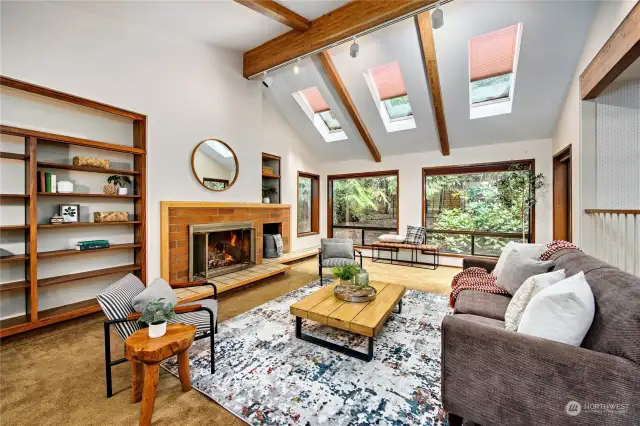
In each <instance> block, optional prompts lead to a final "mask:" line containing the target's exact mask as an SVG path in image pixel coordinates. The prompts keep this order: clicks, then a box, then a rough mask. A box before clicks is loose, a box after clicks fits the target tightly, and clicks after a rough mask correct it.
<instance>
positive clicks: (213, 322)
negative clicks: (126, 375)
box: [104, 283, 218, 398]
mask: <svg viewBox="0 0 640 426" xmlns="http://www.w3.org/2000/svg"><path fill="white" fill-rule="evenodd" d="M201 285H209V286H211V287H213V299H215V300H217V299H218V288H217V287H216V285H215V284H213V283H206V284H201ZM207 299H209V298H208V297H207ZM178 306H180V305H178ZM198 311H206V312H208V313H209V321H210V322H209V332H208V333H202V334H200V335H196V338H195V340H200V339H205V338H207V337H211V342H210V344H211V374H213V373H215V372H216V363H215V353H214V340H215V337H214V334H215V333H217V332H218V317H217V316H216V315H214V313H213V311H212V310H211V309H209V308H206V307H204V306H201V307H199V308H198V309H195V310H193V311H191V312H198ZM191 312H188V313H191ZM186 313H187V312H184V313H181V314H176V315H178V316H179V315H184V314H186ZM128 321H137V319H126V318H116V319H112V320H106V321H105V322H104V362H105V373H106V385H107V398H111V397H112V396H113V391H112V386H111V367H113V366H114V365H118V364H122V363H123V362H126V361H128V360H127V358H124V357H122V358H120V359H117V360H115V361H111V333H110V328H111V325H112V324H120V323H123V322H128Z"/></svg>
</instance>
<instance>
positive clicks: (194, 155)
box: [191, 138, 240, 192]
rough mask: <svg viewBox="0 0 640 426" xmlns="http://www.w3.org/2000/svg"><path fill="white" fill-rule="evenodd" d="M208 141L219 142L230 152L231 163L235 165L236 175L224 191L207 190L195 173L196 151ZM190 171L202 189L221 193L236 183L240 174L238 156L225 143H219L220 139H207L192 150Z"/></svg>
mask: <svg viewBox="0 0 640 426" xmlns="http://www.w3.org/2000/svg"><path fill="white" fill-rule="evenodd" d="M208 141H216V142H220V143H221V144H222V145H224V146H226V147H227V149H228V150H229V151H231V154H233V161H235V163H236V175H235V176H234V177H233V180H232V181H231V183H229V185H227V186H226V187H225V188H224V189H211V188H209V187H208V186H207V185H205V184H204V182H203V181H201V180H200V176H198V173H196V165H195V157H196V151H198V148H200V145H202V144H203V143H205V142H208ZM191 171H192V172H193V176H194V177H195V178H196V180H197V181H198V183H199V184H200V185H202V186H203V187H204V188H207V189H208V190H209V191H213V192H222V191H226V190H227V189H229V188H231V187H232V186H233V184H234V183H236V181H237V180H238V175H239V174H240V164H239V163H238V156H237V155H236V153H235V151H234V150H233V149H231V147H230V146H229V145H228V144H227V143H226V142H224V141H221V140H220V139H215V138H209V139H205V140H203V141H202V142H200V143H199V144H198V145H196V147H195V148H193V151H192V152H191Z"/></svg>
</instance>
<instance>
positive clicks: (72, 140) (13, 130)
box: [0, 125, 145, 154]
mask: <svg viewBox="0 0 640 426" xmlns="http://www.w3.org/2000/svg"><path fill="white" fill-rule="evenodd" d="M0 133H2V134H3V135H14V136H21V137H32V136H33V137H35V138H37V139H38V140H40V141H49V142H60V143H68V144H71V145H79V146H86V147H89V148H97V149H106V150H108V151H116V152H126V153H128V154H144V153H145V151H144V150H143V149H139V148H135V147H129V146H124V145H116V144H113V143H107V142H98V141H92V140H89V139H81V138H76V137H73V136H65V135H56V134H53V133H47V132H40V131H38V130H30V129H22V128H19V127H11V126H5V125H0Z"/></svg>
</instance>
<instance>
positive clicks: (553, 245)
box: [449, 240, 579, 308]
mask: <svg viewBox="0 0 640 426" xmlns="http://www.w3.org/2000/svg"><path fill="white" fill-rule="evenodd" d="M566 249H575V250H579V248H578V247H577V246H575V245H574V244H571V243H570V242H567V241H561V240H556V241H552V242H550V243H549V244H547V251H545V252H544V253H542V255H541V256H540V260H548V259H549V258H550V257H551V256H552V255H553V254H554V253H556V252H559V251H560V250H566ZM462 290H478V291H484V292H485V293H494V294H509V293H508V292H507V291H506V290H504V289H503V288H500V287H498V286H497V285H496V277H494V276H493V275H491V274H490V273H488V272H487V271H486V270H485V269H483V268H475V267H474V268H469V269H465V270H464V271H462V272H459V273H457V274H456V276H455V277H453V281H452V282H451V295H450V296H449V306H451V307H452V308H453V306H454V305H455V304H456V298H457V297H458V294H460V292H461V291H462Z"/></svg>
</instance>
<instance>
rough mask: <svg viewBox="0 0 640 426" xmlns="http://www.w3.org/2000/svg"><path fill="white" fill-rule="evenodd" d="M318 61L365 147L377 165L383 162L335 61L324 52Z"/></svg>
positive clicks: (320, 54) (319, 54) (319, 55)
mask: <svg viewBox="0 0 640 426" xmlns="http://www.w3.org/2000/svg"><path fill="white" fill-rule="evenodd" d="M318 59H319V60H320V64H322V67H323V68H324V71H325V72H326V73H327V77H329V80H330V81H331V84H332V85H333V87H334V88H335V89H336V92H338V96H339V97H340V100H341V101H342V103H343V104H344V106H345V108H346V109H347V112H348V113H349V115H350V116H351V119H352V120H353V122H354V124H355V125H356V128H357V129H358V132H359V133H360V136H362V140H363V141H364V143H365V145H367V148H368V149H369V152H370V153H371V156H372V157H373V159H374V160H375V162H376V163H379V162H381V161H382V157H381V156H380V152H379V151H378V147H376V144H375V143H374V142H373V138H371V135H370V134H369V131H368V130H367V128H366V127H365V125H364V122H363V121H362V118H360V114H359V113H358V110H357V109H356V106H355V104H354V103H353V99H351V95H349V92H348V91H347V88H346V86H345V85H344V82H343V81H342V78H341V77H340V74H338V71H337V70H336V67H335V65H334V64H333V60H332V59H331V56H330V55H329V52H328V51H324V52H320V53H318Z"/></svg>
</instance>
